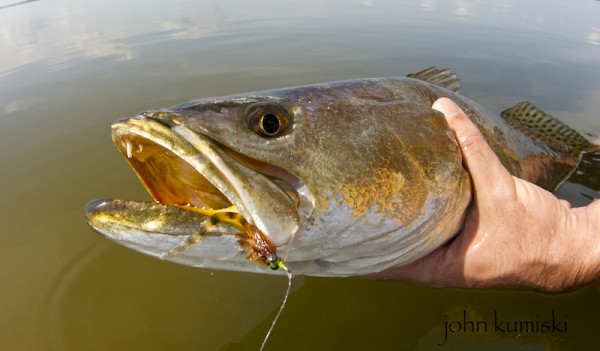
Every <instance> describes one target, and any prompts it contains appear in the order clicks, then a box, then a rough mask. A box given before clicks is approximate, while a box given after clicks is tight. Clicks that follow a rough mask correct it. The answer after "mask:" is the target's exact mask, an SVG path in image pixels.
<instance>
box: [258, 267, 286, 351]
mask: <svg viewBox="0 0 600 351" xmlns="http://www.w3.org/2000/svg"><path fill="white" fill-rule="evenodd" d="M282 268H283V269H284V270H285V273H286V274H287V277H288V286H287V291H286V292H285V297H284V298H283V302H282V303H281V307H279V311H277V314H276V315H275V319H273V323H271V327H270V328H269V331H268V332H267V335H265V339H264V340H263V342H262V345H260V351H263V349H264V348H265V345H266V344H267V340H268V339H269V335H271V332H272V331H273V328H275V324H276V323H277V320H278V319H279V316H280V315H281V312H282V311H283V308H284V307H285V304H286V302H287V299H288V296H290V289H291V287H292V273H291V272H290V271H289V270H288V269H287V267H285V266H283V267H282Z"/></svg>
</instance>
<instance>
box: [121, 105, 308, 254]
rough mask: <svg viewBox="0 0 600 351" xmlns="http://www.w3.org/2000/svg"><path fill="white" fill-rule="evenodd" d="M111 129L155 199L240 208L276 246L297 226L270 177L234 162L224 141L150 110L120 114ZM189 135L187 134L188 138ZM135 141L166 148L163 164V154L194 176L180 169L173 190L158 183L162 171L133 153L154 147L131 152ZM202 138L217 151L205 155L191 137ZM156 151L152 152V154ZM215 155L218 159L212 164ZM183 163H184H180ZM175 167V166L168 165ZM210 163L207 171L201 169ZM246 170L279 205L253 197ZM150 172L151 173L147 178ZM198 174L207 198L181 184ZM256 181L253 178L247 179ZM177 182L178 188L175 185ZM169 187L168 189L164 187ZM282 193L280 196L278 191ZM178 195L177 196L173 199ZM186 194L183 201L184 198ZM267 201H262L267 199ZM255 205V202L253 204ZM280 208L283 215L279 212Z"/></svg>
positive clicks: (294, 208) (293, 213) (291, 206)
mask: <svg viewBox="0 0 600 351" xmlns="http://www.w3.org/2000/svg"><path fill="white" fill-rule="evenodd" d="M112 135H113V140H114V142H115V144H116V145H117V148H118V149H119V151H120V152H121V153H122V154H123V156H124V157H125V158H126V159H127V161H128V162H129V163H130V165H131V167H132V168H133V169H134V171H135V172H136V174H137V175H138V177H139V178H140V180H141V181H142V183H144V186H145V187H146V189H147V190H148V191H149V192H150V194H151V195H152V197H153V198H154V199H155V200H156V201H158V202H161V203H165V204H173V205H180V206H186V205H187V206H192V207H201V208H202V207H204V208H206V207H208V208H212V209H222V208H226V207H229V206H231V205H232V204H233V205H235V206H236V208H237V210H238V211H239V212H240V214H241V215H242V216H243V217H244V218H245V219H246V220H247V221H248V222H249V223H251V224H253V225H255V226H256V227H257V228H259V229H260V230H261V231H262V232H263V233H264V234H265V235H266V236H267V237H268V238H269V239H270V240H271V241H272V242H273V244H275V245H276V246H282V245H285V244H286V243H288V242H289V241H290V240H291V238H292V237H293V235H294V234H295V232H296V231H297V230H298V228H299V219H298V217H299V214H298V208H297V206H295V205H294V203H293V200H292V199H290V197H289V196H288V195H287V194H286V192H285V191H284V190H282V189H281V188H280V187H279V186H278V185H277V184H275V183H273V182H271V181H270V180H268V179H267V177H265V176H264V175H262V174H261V173H260V172H258V171H255V170H252V169H250V168H248V167H246V166H244V165H242V164H241V163H239V162H234V161H235V160H233V159H232V158H229V157H228V156H227V154H226V152H224V151H223V150H224V149H225V147H224V146H222V145H220V144H217V143H216V142H214V140H212V139H210V138H209V137H207V136H204V135H202V134H199V133H197V132H194V131H191V130H189V129H187V128H186V127H185V126H181V125H177V124H174V123H172V122H170V121H167V120H164V119H161V118H156V117H153V114H150V115H138V116H135V117H132V118H124V119H121V120H118V121H116V122H115V123H113V125H112ZM194 138H195V140H190V139H194ZM136 141H137V142H140V144H138V145H143V147H144V148H147V147H156V148H157V150H159V151H161V152H165V153H169V152H170V153H172V156H166V157H163V158H164V159H165V160H167V161H165V160H163V161H164V162H163V163H164V164H165V165H166V163H167V162H170V161H168V160H169V157H172V160H173V162H176V163H178V164H179V166H181V167H184V168H185V171H186V172H190V171H192V170H193V171H195V172H196V173H195V174H193V175H192V176H195V177H196V178H195V179H194V178H191V179H186V177H187V176H188V175H185V174H180V176H181V177H182V178H183V179H182V180H178V181H179V183H178V184H176V188H175V189H174V190H173V189H171V188H169V189H171V190H164V189H160V188H161V186H166V185H171V184H168V183H169V180H174V178H171V179H169V178H168V177H169V176H168V175H165V176H164V178H162V177H163V176H157V174H158V172H153V171H151V170H148V169H147V168H145V166H144V165H143V163H144V162H145V161H144V160H141V161H140V159H138V158H137V157H136V155H138V156H139V155H141V156H142V158H143V157H146V159H148V158H151V157H155V155H157V154H156V153H154V151H151V152H148V151H143V149H142V146H140V147H139V148H140V149H139V153H138V152H137V147H138V146H137V145H133V143H134V142H136ZM198 142H201V143H206V144H207V145H209V149H210V150H208V153H210V152H212V151H215V150H216V152H217V153H219V155H217V156H214V155H212V156H207V155H206V154H207V150H200V149H199V147H198V145H194V143H198ZM156 157H158V156H156ZM215 160H216V161H219V160H224V161H223V162H222V163H221V164H218V162H215ZM184 165H187V166H184ZM174 167H175V166H174ZM232 167H233V168H234V170H239V171H240V173H238V174H235V175H232V172H231V169H228V168H232ZM205 168H210V169H211V171H208V172H207V171H206V169H205ZM250 176H255V177H259V178H260V180H259V183H260V184H263V185H264V186H265V187H268V188H269V189H267V191H266V192H267V194H270V195H272V196H275V197H277V199H278V200H279V203H277V204H275V205H278V206H279V207H281V208H279V209H275V210H273V209H269V208H268V206H261V205H265V204H267V203H266V202H265V201H262V200H260V199H253V198H252V195H254V194H253V193H252V191H248V190H244V189H243V188H244V184H250V179H249V177H250ZM153 177H155V179H152V178H153ZM199 179H204V180H203V182H204V181H205V182H204V183H203V184H202V185H201V188H205V189H208V190H209V192H210V195H211V197H212V198H211V199H209V200H206V199H203V198H195V199H192V198H191V195H194V194H195V195H200V197H202V196H203V195H204V193H203V192H202V191H197V189H196V190H195V189H192V188H190V187H191V185H190V184H184V183H185V181H186V180H199ZM252 183H256V182H254V181H253V182H252ZM177 187H179V188H177ZM178 190H184V191H187V194H186V195H184V196H182V197H178V196H177V194H176V192H177V191H178ZM169 192H171V193H169ZM282 194H284V196H282ZM175 200H180V201H175ZM185 200H187V201H185ZM267 205H268V204H267ZM255 207H261V208H255ZM282 213H283V215H282Z"/></svg>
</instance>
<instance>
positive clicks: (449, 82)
mask: <svg viewBox="0 0 600 351" xmlns="http://www.w3.org/2000/svg"><path fill="white" fill-rule="evenodd" d="M407 77H409V78H414V79H419V80H423V81H426V82H428V83H431V84H435V85H437V86H440V87H442V88H446V89H448V90H452V91H453V92H455V93H458V91H459V90H460V84H459V83H458V82H460V79H459V78H456V74H454V73H452V72H450V69H448V68H444V69H438V68H437V67H435V66H433V67H429V68H427V69H424V70H422V71H420V72H417V73H411V74H409V75H407Z"/></svg>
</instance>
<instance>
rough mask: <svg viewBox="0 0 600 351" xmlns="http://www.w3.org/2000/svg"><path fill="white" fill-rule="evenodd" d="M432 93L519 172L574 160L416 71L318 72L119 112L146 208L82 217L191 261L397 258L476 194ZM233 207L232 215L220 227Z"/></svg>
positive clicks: (537, 179)
mask: <svg viewBox="0 0 600 351" xmlns="http://www.w3.org/2000/svg"><path fill="white" fill-rule="evenodd" d="M440 97H449V98H450V99H452V100H454V101H455V102H456V103H457V104H458V105H459V106H460V107H461V108H462V109H463V110H464V111H465V112H466V113H467V115H468V116H469V117H470V118H471V119H472V120H473V121H474V122H475V124H476V125H477V126H478V127H479V129H480V130H481V131H482V134H483V135H484V137H485V138H486V140H487V142H488V143H489V144H490V146H491V147H492V149H493V150H494V151H495V153H496V154H497V155H498V157H499V159H500V160H501V162H502V163H503V164H504V165H505V167H506V168H507V169H508V170H509V171H510V172H511V173H512V174H513V175H515V176H517V177H520V178H523V179H525V180H528V181H531V182H533V183H536V184H538V185H540V186H542V187H544V188H546V189H548V190H553V189H555V188H556V187H557V186H558V185H559V184H560V183H561V182H562V181H563V180H564V179H565V178H566V177H568V176H569V175H570V174H571V172H573V170H574V169H575V168H576V166H577V164H578V162H579V159H580V157H581V151H580V150H578V149H576V148H573V147H570V146H569V145H567V144H565V143H560V142H556V141H554V140H548V138H547V137H544V136H543V135H541V134H540V133H538V132H537V131H536V130H534V129H532V128H528V127H524V126H523V123H521V122H515V121H512V122H511V120H509V119H507V118H506V117H502V116H500V115H498V114H494V113H492V112H489V111H488V110H486V109H485V108H483V107H482V106H480V105H479V104H477V103H476V102H474V101H472V100H470V99H468V98H466V97H464V96H461V95H459V94H457V93H454V92H453V91H451V90H448V89H445V88H443V87H440V86H438V85H435V84H431V83H428V82H425V81H422V80H419V79H413V78H406V77H399V78H373V79H358V80H349V81H340V82H331V83H322V84H316V85H309V86H300V87H293V88H286V89H277V90H270V91H261V92H255V93H248V94H241V95H234V96H227V97H220V98H207V99H200V100H195V101H191V102H188V103H185V104H182V105H178V106H174V107H171V108H167V109H158V110H151V111H148V112H144V113H142V114H140V115H138V116H136V117H133V118H128V119H123V120H120V121H117V122H115V123H114V124H113V126H112V130H113V139H114V141H115V143H116V145H117V147H118V148H119V149H120V151H121V153H122V154H123V155H124V156H125V157H126V158H127V160H128V161H129V163H130V164H131V166H132V167H133V168H134V170H135V171H136V173H137V175H138V176H139V177H140V179H141V180H142V182H143V183H144V185H145V186H146V188H147V189H148V190H149V192H150V194H151V195H152V196H153V198H154V199H155V200H156V203H152V202H138V201H121V200H95V201H93V202H90V203H89V204H88V206H87V207H86V217H87V219H88V222H89V224H90V225H91V226H92V228H94V229H95V230H97V231H98V232H100V233H101V234H103V235H105V236H107V237H109V238H110V239H112V240H115V241H117V242H119V243H121V244H123V245H126V246H129V247H131V248H133V249H135V250H138V251H140V252H143V253H146V254H149V255H152V256H155V257H162V258H163V259H164V258H166V259H168V260H169V261H173V262H178V263H181V264H185V265H190V266H197V267H207V268H215V269H228V270H238V271H248V272H261V273H268V272H270V270H269V269H268V268H266V267H265V266H264V265H265V264H266V261H267V256H268V255H269V254H272V253H275V252H277V254H278V255H279V257H282V258H283V260H284V261H285V264H286V265H287V267H289V269H290V271H292V272H293V273H295V274H306V275H316V276H348V275H359V274H360V275H362V274H369V273H373V272H377V271H381V270H383V269H386V268H389V267H394V266H399V265H404V264H408V263H410V262H413V261H414V260H416V259H418V258H420V257H423V256H425V255H426V254H428V253H430V252H431V251H433V250H435V249H436V248H438V247H440V246H441V245H443V244H444V243H445V242H447V241H448V240H450V239H451V238H452V237H453V235H454V234H455V233H457V232H458V231H459V229H460V228H461V226H462V222H463V218H464V214H465V212H466V210H467V207H468V205H469V203H470V201H471V196H472V189H471V184H470V179H469V175H468V173H467V171H466V170H465V168H464V167H463V165H462V159H461V154H460V150H459V149H458V146H457V144H456V141H455V139H454V137H453V135H452V132H451V130H450V128H449V126H448V124H447V122H446V119H445V117H444V116H443V115H442V114H441V113H440V112H438V111H435V110H433V109H432V108H431V105H432V103H433V102H434V101H435V100H437V99H438V98H440ZM215 213H222V214H220V215H217V216H215ZM223 213H226V214H227V213H228V214H227V215H224V214H223ZM234 213H235V214H237V217H239V218H241V219H239V221H238V220H231V221H229V222H227V219H226V218H225V217H226V216H229V217H232V216H233V214H234ZM217 217H219V218H222V220H215V218H217ZM211 218H212V219H211ZM236 221H237V222H236ZM148 223H150V224H151V225H148ZM247 228H254V230H255V231H256V233H255V234H256V235H254V236H251V235H249V234H247V232H248V229H247ZM198 233H200V234H198ZM194 235H195V236H194ZM191 237H192V238H193V237H195V238H196V239H193V240H192V239H190V238H191ZM178 247H179V248H180V249H177V248H178ZM181 248H184V249H181ZM173 250H176V254H168V255H166V256H165V252H175V251H173ZM252 255H253V256H252ZM250 256H252V257H254V258H251V257H250ZM251 261H254V262H251ZM255 262H259V263H262V264H263V265H260V264H257V263H255Z"/></svg>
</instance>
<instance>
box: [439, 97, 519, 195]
mask: <svg viewBox="0 0 600 351" xmlns="http://www.w3.org/2000/svg"><path fill="white" fill-rule="evenodd" d="M432 107H433V109H435V110H438V111H440V112H442V113H443V114H444V115H445V116H446V119H447V120H448V124H449V125H450V129H452V132H453V133H454V137H455V138H456V141H457V142H458V145H459V147H460V151H461V154H462V156H463V161H464V163H465V166H466V167H467V169H468V170H469V173H471V178H472V179H473V183H474V186H475V189H477V191H478V192H480V193H487V192H488V191H494V189H498V188H501V187H503V186H504V185H507V184H512V183H513V179H512V176H511V175H510V173H508V171H507V170H506V168H504V166H503V165H502V163H501V162H500V160H499V159H498V157H497V156H496V154H495V153H494V151H493V150H492V149H491V148H490V147H489V145H488V144H487V142H486V141H485V139H484V138H483V135H482V134H481V132H480V131H479V129H478V128H477V127H476V126H475V124H473V122H471V120H470V119H469V117H467V115H466V114H465V113H464V112H463V111H462V110H461V109H460V107H458V105H456V104H455V103H454V102H453V101H452V100H450V99H448V98H441V99H438V100H437V101H435V102H434V103H433V106H432Z"/></svg>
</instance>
